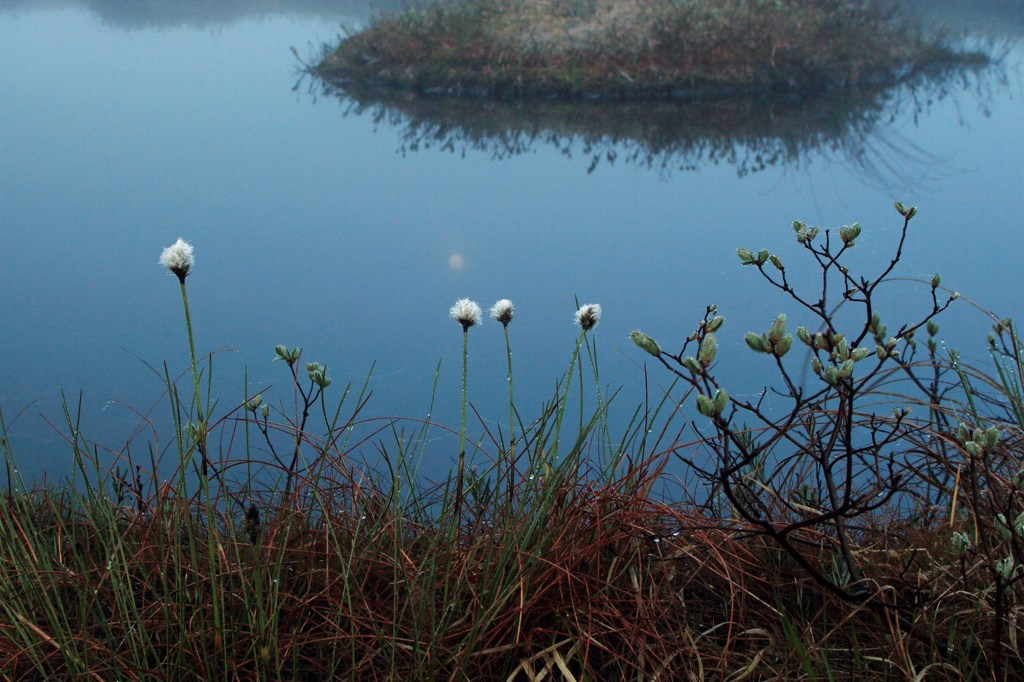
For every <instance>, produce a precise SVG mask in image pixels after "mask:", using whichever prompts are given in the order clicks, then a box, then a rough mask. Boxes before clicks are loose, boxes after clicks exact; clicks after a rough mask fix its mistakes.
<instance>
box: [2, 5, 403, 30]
mask: <svg viewBox="0 0 1024 682" xmlns="http://www.w3.org/2000/svg"><path fill="white" fill-rule="evenodd" d="M407 4H408V3H406V2H403V0H0V12H2V11H4V10H29V9H39V8H45V7H79V8H82V9H86V10H89V11H90V12H93V13H94V14H96V15H97V16H99V17H100V18H101V19H103V21H104V22H106V23H108V24H111V25H113V26H122V27H125V28H145V27H149V26H207V25H211V24H230V23H232V22H235V21H239V20H242V19H247V18H251V17H259V16H270V15H290V16H311V17H323V18H326V19H334V18H337V19H341V18H352V17H369V16H370V15H371V14H372V13H373V12H374V11H377V10H391V9H398V8H400V7H403V6H405V5H407Z"/></svg>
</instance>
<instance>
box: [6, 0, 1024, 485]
mask: <svg viewBox="0 0 1024 682" xmlns="http://www.w3.org/2000/svg"><path fill="white" fill-rule="evenodd" d="M914 4H916V5H917V6H918V7H923V8H925V9H927V10H928V11H929V12H930V16H931V18H933V19H935V20H938V21H942V22H945V23H948V24H949V25H950V26H952V27H953V28H954V29H955V30H957V31H960V30H964V29H966V28H973V27H975V26H977V27H981V28H985V29H986V30H987V31H988V34H987V35H989V36H994V38H993V39H994V40H995V41H996V43H995V44H996V47H997V49H998V51H999V53H1000V54H1001V55H1002V59H1001V61H1000V63H999V64H998V65H996V66H995V67H992V68H989V69H985V70H982V71H980V72H969V73H965V74H962V75H959V76H957V77H955V78H953V79H948V80H941V81H930V82H922V83H918V84H917V85H916V86H915V87H914V88H902V89H897V90H892V91H875V92H868V91H861V92H854V93H836V94H833V95H831V96H829V97H824V98H818V99H813V100H810V99H794V98H781V99H761V100H757V101H736V102H719V103H704V104H700V105H689V106H681V105H672V106H666V105H653V104H652V105H639V104H633V105H628V106H627V105H616V104H608V105H601V106H597V105H592V104H591V105H581V104H575V105H568V104H555V103H543V104H500V103H492V102H475V101H474V102H465V101H451V100H444V99H418V98H414V97H410V96H408V95H403V94H396V93H379V92H357V91H352V92H347V93H336V92H330V91H327V92H325V91H324V90H323V88H322V87H321V86H320V84H318V83H316V82H314V81H311V80H310V79H308V78H305V79H304V78H302V76H301V74H300V72H299V71H300V68H301V62H300V59H303V60H308V59H311V58H312V57H313V56H315V54H317V50H318V49H319V46H320V45H321V43H323V42H326V41H330V40H333V39H334V38H335V36H337V35H338V34H339V33H340V32H341V30H342V29H341V28H340V25H341V24H342V23H344V24H346V25H348V26H358V25H359V24H360V23H361V22H364V21H365V20H366V19H367V17H369V16H370V14H371V12H372V11H374V10H375V9H376V8H385V7H386V5H382V4H380V3H370V2H361V1H355V0H353V1H351V2H314V1H313V0H305V1H299V2H287V3H286V2H274V1H273V0H258V1H253V2H242V1H241V0H238V1H237V2H198V1H194V2H193V1H187V2H186V1H181V2H156V1H153V2H141V3H127V2H114V1H112V0H107V1H104V0H83V1H82V2H71V1H60V0H53V1H52V2H36V1H33V2H28V1H27V0H6V1H4V0H0V63H2V64H4V68H3V69H2V70H0V92H2V93H3V100H2V105H0V253H2V254H3V257H4V262H5V265H4V267H3V268H2V269H0V283H2V293H0V320H2V323H0V349H2V352H3V362H2V363H0V410H2V411H3V415H4V418H5V420H6V421H7V423H8V426H9V438H10V441H11V445H12V446H13V449H14V452H15V454H16V455H18V457H19V460H20V462H21V465H22V467H23V469H24V470H26V471H27V472H28V473H29V474H30V475H34V476H39V475H41V474H42V473H43V472H47V473H48V474H49V475H51V476H57V475H61V474H63V473H66V472H67V471H68V468H69V455H68V452H69V448H68V447H67V446H66V444H64V442H63V436H62V435H61V433H62V420H63V416H62V413H61V400H62V398H61V395H62V391H63V394H64V395H65V396H66V397H67V398H68V399H69V401H70V402H71V403H72V405H73V406H74V405H76V404H77V403H78V400H79V391H81V395H82V398H81V428H82V431H83V433H85V434H86V436H87V438H89V439H90V440H91V441H94V442H96V443H97V444H99V446H100V449H101V451H105V450H107V449H109V450H111V451H121V450H123V449H124V447H125V444H126V443H127V442H129V441H131V443H132V445H131V447H132V450H133V453H136V454H138V455H143V454H144V453H145V452H146V451H147V445H146V444H147V443H149V442H151V441H154V440H155V442H156V443H157V449H158V450H159V449H162V448H164V447H166V446H167V445H168V443H170V438H171V432H170V429H169V425H168V424H167V412H168V408H167V405H166V398H165V397H163V393H162V387H163V383H162V373H163V369H162V368H163V363H164V362H166V363H167V366H168V368H169V371H170V372H171V373H172V375H177V374H178V373H180V372H183V371H184V370H186V369H187V367H188V344H187V339H186V337H185V329H184V321H183V315H182V310H181V300H180V296H179V292H178V286H177V281H176V280H175V279H174V278H173V277H171V276H170V275H168V274H166V273H164V272H162V271H161V268H160V267H159V266H158V265H157V258H158V257H159V255H160V251H161V249H162V248H163V247H165V246H167V245H169V244H170V243H171V242H173V241H174V240H175V239H176V238H177V237H179V236H181V237H184V238H186V239H188V240H190V241H191V242H192V243H193V244H194V245H195V249H196V255H197V262H196V268H195V271H194V273H193V275H192V276H190V277H189V279H188V286H189V296H190V303H191V306H192V313H193V323H194V325H195V330H196V344H197V350H199V351H200V352H201V353H208V352H214V389H213V393H214V396H215V397H217V398H219V399H220V404H219V406H218V413H219V414H220V415H225V414H227V413H228V412H229V411H230V410H231V408H233V407H234V406H235V405H237V404H238V403H240V402H241V400H242V399H243V397H244V393H245V392H244V388H243V377H244V376H245V373H246V371H247V372H248V381H249V394H251V393H252V392H254V391H256V390H263V389H268V395H271V396H273V397H274V399H275V401H276V400H285V401H286V402H287V401H288V400H289V399H290V393H288V392H287V390H286V388H287V374H286V371H285V369H284V367H283V366H282V364H281V363H279V362H278V363H274V362H272V358H273V348H274V346H275V345H276V344H279V343H284V344H287V345H289V346H302V347H303V348H304V355H303V359H304V360H310V361H312V360H315V361H319V362H321V363H326V364H327V365H328V368H329V371H328V373H329V375H330V376H331V377H333V379H334V382H335V383H334V385H332V387H331V388H332V389H335V388H339V389H340V388H341V387H342V386H343V385H344V384H346V383H348V382H352V383H353V384H356V385H361V383H362V381H363V379H364V378H365V377H366V375H367V374H368V372H369V371H370V369H371V366H375V367H374V376H373V379H372V381H371V383H370V386H371V389H372V391H373V396H372V397H371V399H370V401H369V403H368V406H367V408H366V413H365V415H366V416H375V417H389V416H395V417H409V418H423V417H425V416H426V413H427V409H428V406H429V405H430V399H431V393H432V387H433V385H434V374H435V369H436V367H437V365H438V362H440V363H441V369H440V374H439V378H438V381H437V393H436V398H437V402H436V407H435V410H434V413H433V414H432V417H433V418H434V419H436V420H437V421H438V422H439V423H440V424H442V425H443V426H445V427H448V428H452V429H458V426H459V421H458V408H459V404H458V401H459V395H460V390H461V375H460V372H461V355H460V353H461V331H460V329H459V327H458V325H457V324H455V323H454V322H452V321H451V320H449V319H447V313H448V308H449V306H451V304H452V303H453V302H454V301H455V299H457V298H460V297H463V296H468V297H471V298H474V299H476V300H478V301H479V302H480V303H481V304H482V305H484V306H485V307H488V306H490V304H491V303H493V302H494V301H495V300H496V299H498V298H504V297H507V298H510V299H512V300H513V301H515V303H516V306H517V308H516V309H517V316H516V318H515V320H514V321H513V323H512V325H511V327H510V332H511V335H512V343H513V347H514V353H515V355H514V362H515V378H516V398H517V405H518V407H519V410H520V412H521V414H522V415H523V418H524V419H529V418H531V417H533V416H535V415H536V413H537V411H538V410H539V408H540V405H541V402H542V400H544V399H547V398H549V397H550V395H551V392H552V390H553V388H554V385H555V381H556V380H557V378H558V377H559V375H560V374H561V373H562V372H563V371H564V370H565V369H566V367H567V366H568V363H569V358H570V355H571V353H572V349H573V346H574V343H575V339H576V329H575V328H574V327H573V324H572V315H573V312H574V311H575V299H576V298H578V299H579V301H580V302H584V303H585V302H599V303H601V304H602V306H603V307H604V311H605V315H604V317H603V319H602V321H601V324H600V325H599V326H598V327H597V328H596V329H595V332H594V338H595V339H596V342H597V344H598V349H599V354H600V366H601V380H602V382H603V383H604V384H605V385H606V389H607V390H608V391H612V390H614V389H615V388H617V387H621V389H622V391H621V393H620V395H619V397H618V398H617V399H616V401H617V407H618V408H619V409H620V410H621V412H622V414H623V415H628V414H629V413H631V412H632V408H633V407H634V406H635V405H636V404H637V403H638V402H639V401H640V400H641V399H642V398H643V375H642V367H643V363H644V357H643V354H642V353H641V352H639V351H638V350H637V349H636V348H634V347H633V345H632V343H631V342H630V341H629V339H628V337H627V335H628V333H629V331H630V330H632V329H634V328H638V327H639V328H642V329H644V330H645V331H647V332H648V333H650V334H651V335H652V336H654V337H655V338H657V339H658V340H659V342H661V344H662V345H663V346H665V347H668V348H676V347H678V346H679V345H680V344H681V342H682V339H683V338H684V337H685V335H686V334H687V333H688V332H689V331H690V330H691V329H692V327H693V325H694V324H695V323H696V321H697V319H699V317H700V316H701V314H702V313H703V310H704V307H705V305H706V304H708V303H712V302H715V303H717V304H718V305H719V306H720V309H721V311H722V312H723V313H724V314H725V315H726V317H727V325H726V327H725V328H723V332H722V334H721V335H720V341H721V344H722V351H721V353H720V357H721V358H722V363H723V371H724V376H725V377H726V378H727V379H729V380H730V381H731V382H732V383H731V386H735V387H736V388H735V392H736V393H737V394H739V393H742V392H743V391H756V390H758V383H759V379H758V377H757V375H756V372H755V369H756V368H757V367H758V364H757V362H756V360H757V358H755V357H753V356H752V354H751V353H750V352H749V351H748V350H746V348H745V346H744V345H743V341H742V336H743V333H744V332H746V331H750V330H758V331H760V330H762V329H763V328H765V327H767V325H768V324H769V323H770V322H771V320H772V319H773V318H774V317H775V315H776V314H777V313H779V312H783V311H785V312H787V313H789V314H790V320H791V324H793V325H796V324H798V323H801V322H805V323H806V322H807V321H806V320H802V319H801V318H800V315H799V312H798V311H797V310H796V309H795V307H794V306H792V305H788V304H786V303H785V301H784V300H783V299H782V298H781V297H780V296H779V295H777V294H776V293H775V292H773V291H771V290H770V289H769V288H768V287H766V286H764V285H762V284H761V283H760V282H759V281H758V278H757V277H756V273H754V272H753V271H751V270H749V269H743V268H741V267H740V266H739V262H738V260H737V258H736V255H735V249H736V247H738V246H744V247H747V248H752V249H755V250H756V249H759V248H762V247H766V248H769V249H770V250H772V251H773V252H776V253H778V254H779V255H780V256H782V258H783V259H784V260H786V262H787V266H790V265H791V267H792V268H793V273H794V274H795V275H799V274H800V273H801V272H803V273H805V274H810V272H811V271H810V270H807V269H806V268H803V266H801V265H800V262H801V261H800V259H799V254H798V251H797V248H796V244H795V242H794V240H793V238H792V230H791V228H790V223H791V221H792V220H794V219H800V220H805V221H807V222H808V223H811V224H818V225H822V226H823V227H838V226H839V225H841V224H849V223H852V222H855V221H857V222H860V223H861V224H862V225H863V226H864V236H863V237H862V238H861V239H860V240H859V241H858V246H857V249H856V251H857V253H856V254H855V256H856V262H858V263H861V264H863V265H864V266H865V267H867V268H869V269H870V271H871V272H874V271H877V270H879V269H881V268H882V267H884V265H885V264H886V263H887V262H888V259H889V258H890V257H891V250H892V248H893V246H894V239H893V238H894V236H895V235H896V234H897V232H898V228H899V225H900V219H899V216H898V215H897V214H896V213H895V212H894V211H893V209H892V203H893V201H896V200H900V201H903V202H905V203H908V204H916V205H917V206H918V207H919V211H920V213H919V215H918V217H917V218H916V219H915V220H914V222H913V223H912V226H911V233H910V238H909V239H908V243H907V247H906V251H905V261H904V263H903V264H902V265H901V266H900V267H899V268H898V269H897V271H896V273H895V276H897V277H903V278H918V279H926V278H930V277H931V275H932V274H933V273H935V272H940V273H942V275H943V285H947V286H949V287H950V288H952V289H956V290H959V291H960V292H962V293H963V295H964V296H965V297H966V298H969V299H971V300H973V301H976V302H977V303H978V304H979V305H980V306H983V307H984V308H987V309H991V310H994V311H996V312H997V313H998V314H999V315H1001V316H1012V317H1015V318H1017V319H1020V318H1021V313H1022V305H1021V293H1020V292H1021V290H1022V284H1024V277H1022V275H1021V270H1020V254H1021V253H1022V252H1024V237H1022V236H1021V235H1022V234H1024V232H1022V229H1024V199H1022V194H1024V192H1022V188H1024V125H1022V121H1024V104H1022V95H1024V80H1022V67H1021V65H1022V61H1024V59H1022V58H1024V50H1022V47H1021V43H1020V39H1021V36H1022V34H1024V26H1022V22H1021V17H1022V12H1021V8H1022V3H1020V2H978V3H971V6H972V7H973V8H975V11H974V12H973V13H965V12H963V11H962V10H961V8H962V7H963V3H952V2H950V3H914ZM292 48H294V50H295V52H297V54H298V56H299V58H298V59H297V58H296V56H295V54H294V53H293V51H292ZM888 292H889V293H887V294H884V295H883V298H882V312H883V315H884V316H886V318H887V320H891V322H890V327H896V326H898V322H899V321H900V318H901V317H904V316H906V317H908V318H909V316H910V315H911V314H912V312H913V311H915V310H924V307H925V306H926V305H927V304H928V296H927V288H926V287H925V286H924V285H923V284H920V283H917V282H913V281H909V279H906V280H899V281H896V282H894V283H893V284H892V285H891V287H890V288H889V290H888ZM961 303H963V305H957V306H956V308H955V309H954V310H951V311H950V313H949V314H947V315H946V316H945V317H944V318H943V319H942V321H941V323H942V331H943V337H944V338H945V339H946V342H947V343H948V344H949V345H950V346H955V347H959V348H960V349H961V351H962V352H963V354H964V355H965V356H966V357H968V358H974V359H978V360H979V361H980V360H982V359H983V358H984V355H985V333H986V332H987V330H988V327H989V323H988V321H987V319H986V318H985V317H984V315H982V314H981V313H980V312H977V311H976V310H975V309H974V308H972V307H971V306H970V304H968V303H967V302H961ZM469 341H470V368H469V369H470V399H471V401H472V402H473V403H474V405H475V406H476V407H477V409H478V410H479V412H480V414H481V416H482V417H483V419H484V420H485V423H486V424H487V425H488V426H489V427H496V426H497V425H498V424H504V422H505V421H507V414H508V412H507V406H506V404H505V402H504V400H505V399H506V398H507V389H506V384H505V346H504V337H503V335H502V334H501V327H500V325H499V324H497V323H494V322H493V321H488V322H486V323H485V324H484V325H483V326H482V327H481V328H479V329H473V330H471V332H470V339H469ZM650 370H651V372H650V389H651V391H652V393H656V392H657V391H658V390H659V388H660V387H662V386H665V385H667V383H668V381H669V377H668V376H666V375H665V373H664V372H662V371H659V369H658V368H657V367H653V366H652V367H651V368H650ZM186 379H187V377H186ZM762 383H763V382H762ZM188 384H189V380H186V381H184V382H183V383H182V386H183V390H184V388H185V387H187V385H188ZM731 392H733V391H731ZM151 409H152V410H153V411H152V412H150V410H151ZM147 414H149V415H150V418H149V419H150V420H151V421H152V423H153V427H152V429H150V427H149V426H148V421H147V420H144V419H142V415H147ZM12 422H13V424H12ZM140 424H141V425H142V427H141V433H138V435H136V434H137V432H138V431H140ZM55 427H56V428H55ZM471 431H472V433H473V434H474V436H475V437H480V433H481V431H482V429H481V427H480V426H479V424H474V427H473V428H472V429H471ZM222 433H225V434H226V433H229V431H228V430H227V429H223V430H222ZM435 433H436V434H437V438H438V440H436V441H435V442H433V443H432V445H431V449H430V450H429V451H428V458H429V461H428V462H427V463H426V464H425V469H426V470H427V471H428V472H430V471H433V472H438V471H441V470H442V469H443V468H445V467H446V466H447V465H448V463H449V462H450V461H451V460H452V457H453V456H454V455H455V454H457V453H455V449H456V446H455V445H452V444H451V441H450V439H446V438H445V437H444V436H443V435H442V434H443V431H442V430H440V429H439V430H437V431H436V432H435ZM456 442H457V439H456ZM365 454H366V455H367V456H371V455H372V449H370V450H369V451H368V452H366V453H365Z"/></svg>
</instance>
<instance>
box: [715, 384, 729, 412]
mask: <svg viewBox="0 0 1024 682" xmlns="http://www.w3.org/2000/svg"><path fill="white" fill-rule="evenodd" d="M728 406H729V394H728V393H726V392H725V389H724V388H721V389H719V390H718V392H717V393H715V400H714V408H715V416H716V417H717V416H718V415H720V414H722V413H723V412H725V408H726V407H728Z"/></svg>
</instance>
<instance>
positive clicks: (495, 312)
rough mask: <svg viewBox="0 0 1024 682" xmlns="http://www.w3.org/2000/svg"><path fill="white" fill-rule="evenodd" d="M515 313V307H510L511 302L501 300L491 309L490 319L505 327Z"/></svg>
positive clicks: (504, 299)
mask: <svg viewBox="0 0 1024 682" xmlns="http://www.w3.org/2000/svg"><path fill="white" fill-rule="evenodd" d="M515 312H516V307H515V306H514V305H512V301H510V300H508V299H507V298H503V299H501V300H500V301H498V302H497V303H495V304H494V306H493V307H492V308H491V317H493V318H494V319H495V320H497V321H498V322H501V323H502V324H503V325H505V326H506V327H507V326H508V323H509V322H511V321H512V316H513V315H515Z"/></svg>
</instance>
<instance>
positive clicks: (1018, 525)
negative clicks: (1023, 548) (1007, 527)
mask: <svg viewBox="0 0 1024 682" xmlns="http://www.w3.org/2000/svg"><path fill="white" fill-rule="evenodd" d="M1013 533H1014V535H1016V536H1017V537H1019V538H1024V512H1021V513H1020V514H1017V518H1016V519H1014V520H1013Z"/></svg>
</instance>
